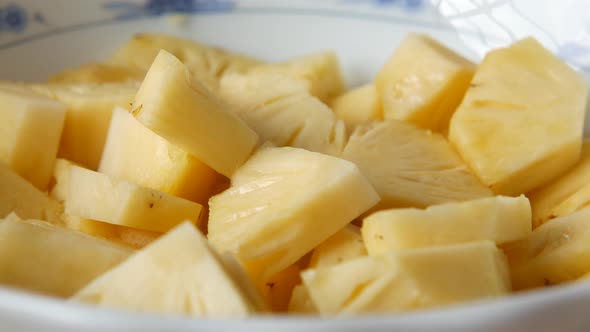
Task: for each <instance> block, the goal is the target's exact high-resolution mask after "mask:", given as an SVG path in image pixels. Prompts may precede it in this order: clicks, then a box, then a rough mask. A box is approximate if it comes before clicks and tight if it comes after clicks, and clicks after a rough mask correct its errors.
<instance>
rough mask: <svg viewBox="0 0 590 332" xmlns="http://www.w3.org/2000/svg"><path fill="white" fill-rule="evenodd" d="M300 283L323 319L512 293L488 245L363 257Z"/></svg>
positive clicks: (307, 275) (498, 256)
mask: <svg viewBox="0 0 590 332" xmlns="http://www.w3.org/2000/svg"><path fill="white" fill-rule="evenodd" d="M301 277H302V279H303V282H304V285H305V286H306V287H307V291H308V292H309V294H310V296H311V298H312V300H313V302H314V304H315V305H316V306H317V308H318V310H319V312H320V313H321V314H322V315H334V314H339V313H340V314H358V313H383V312H396V311H406V310H415V309H421V308H431V307H438V306H442V305H448V304H452V303H458V302H464V301H472V300H477V299H482V298H487V297H497V296H501V295H504V294H506V293H508V292H509V291H510V277H509V273H508V266H507V263H506V258H505V257H504V255H503V254H502V252H501V251H500V250H498V249H497V248H496V246H495V245H494V243H493V242H491V241H481V242H471V243H466V244H460V245H451V246H443V247H430V248H421V249H409V250H402V251H399V252H394V253H388V254H386V255H382V256H369V257H363V258H358V259H355V260H350V261H347V262H344V263H342V264H338V265H333V266H329V267H323V268H318V269H310V270H306V271H304V272H303V273H302V274H301Z"/></svg>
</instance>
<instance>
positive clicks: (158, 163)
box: [98, 108, 221, 205]
mask: <svg viewBox="0 0 590 332" xmlns="http://www.w3.org/2000/svg"><path fill="white" fill-rule="evenodd" d="M98 170H99V171H100V172H102V173H105V174H107V175H110V176H112V177H114V178H122V179H125V180H128V181H131V182H134V183H137V184H138V185H140V186H144V187H147V188H151V189H154V190H158V191H162V192H165V193H168V194H170V195H174V196H178V197H182V198H185V199H188V200H191V201H194V202H197V203H200V204H203V205H205V204H206V203H207V200H208V199H209V197H210V196H212V194H213V190H214V186H215V185H216V183H217V182H218V180H219V178H220V177H221V175H219V174H217V173H216V172H215V171H214V170H212V169H211V168H209V166H207V165H205V164H203V163H202V162H200V161H199V160H198V159H196V158H195V157H193V156H191V155H189V154H188V153H186V152H184V151H183V150H181V149H179V148H177V147H176V146H174V145H172V144H170V143H168V142H167V141H166V140H165V139H163V138H162V137H160V136H158V135H156V134H154V132H152V131H150V130H149V129H147V128H145V127H144V126H143V125H142V124H141V123H139V122H138V121H137V120H136V119H135V118H133V116H132V115H131V114H129V112H127V111H125V110H124V109H121V108H117V109H115V110H114V111H113V117H112V119H111V125H110V127H109V133H108V135H107V141H106V144H105V148H104V152H103V154H102V159H101V161H100V166H99V168H98Z"/></svg>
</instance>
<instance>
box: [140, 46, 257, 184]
mask: <svg viewBox="0 0 590 332" xmlns="http://www.w3.org/2000/svg"><path fill="white" fill-rule="evenodd" d="M132 114H133V115H134V116H135V117H136V118H137V119H138V120H139V122H141V123H142V124H143V125H145V126H146V127H147V128H149V129H150V130H152V131H154V132H155V133H156V134H158V135H160V136H162V137H163V138H164V139H166V140H168V141H169V142H170V143H171V144H173V145H175V146H177V147H178V148H180V149H182V150H184V151H186V152H187V153H189V154H192V155H194V156H195V157H196V158H198V159H199V160H200V161H202V162H204V163H205V164H207V165H208V166H210V167H211V168H213V169H214V170H216V171H217V172H219V173H221V174H223V175H225V176H228V177H229V176H231V175H232V174H233V173H234V172H235V170H236V169H237V168H238V167H240V166H241V165H242V164H243V163H244V162H245V161H246V159H248V157H249V156H250V154H251V153H252V150H253V149H254V147H255V146H256V144H257V141H258V136H257V135H256V133H255V132H254V131H253V130H252V129H250V128H249V127H248V126H247V125H246V124H245V123H244V122H242V121H241V120H240V119H239V118H238V117H237V116H236V115H235V114H234V113H233V112H232V111H231V110H230V107H229V106H228V105H226V104H225V103H223V102H222V101H221V100H219V99H218V98H217V97H216V96H214V95H212V94H211V93H210V92H208V91H207V89H205V88H204V87H203V86H202V85H201V84H200V83H199V82H198V81H194V80H193V79H192V78H191V75H190V73H189V72H188V71H187V69H186V67H185V66H184V65H183V64H182V62H180V61H179V60H178V59H177V58H176V57H174V56H173V55H172V54H170V53H168V52H166V51H161V52H160V53H159V54H158V56H157V57H156V59H155V60H154V63H153V64H152V66H151V67H150V70H149V71H148V73H147V75H146V78H145V80H144V81H143V83H142V85H141V87H140V89H139V92H138V93H137V96H136V98H135V102H134V104H133V111H132Z"/></svg>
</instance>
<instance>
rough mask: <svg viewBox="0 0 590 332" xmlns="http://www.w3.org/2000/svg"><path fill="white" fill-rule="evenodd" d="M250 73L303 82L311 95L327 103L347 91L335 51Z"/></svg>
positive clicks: (249, 71)
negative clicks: (271, 74)
mask: <svg viewBox="0 0 590 332" xmlns="http://www.w3.org/2000/svg"><path fill="white" fill-rule="evenodd" d="M248 73H249V74H261V73H262V74H265V73H274V74H281V75H286V76H288V77H291V78H293V79H296V80H300V81H303V82H305V83H306V87H307V88H306V89H307V91H309V93H310V94H311V95H313V96H315V97H317V98H319V99H320V100H321V101H323V102H326V103H327V102H329V101H330V100H331V99H332V98H334V97H336V96H338V95H340V94H342V93H343V92H344V91H345V89H346V85H345V84H344V79H343V77H342V71H341V69H340V62H339V61H338V56H337V55H336V53H335V52H333V51H325V52H320V53H315V54H310V55H306V56H302V57H299V58H295V59H291V60H289V61H286V62H283V63H277V64H267V65H260V66H256V67H252V68H250V69H249V70H248Z"/></svg>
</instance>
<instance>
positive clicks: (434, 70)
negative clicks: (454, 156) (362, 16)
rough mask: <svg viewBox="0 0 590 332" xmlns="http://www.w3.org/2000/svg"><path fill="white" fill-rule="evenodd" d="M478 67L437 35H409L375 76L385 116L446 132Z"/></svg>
mask: <svg viewBox="0 0 590 332" xmlns="http://www.w3.org/2000/svg"><path fill="white" fill-rule="evenodd" d="M417 54H419V55H420V56H416V55H417ZM474 69H475V65H474V64H473V63H471V62H470V61H468V60H467V59H465V58H463V57H461V56H460V55H458V54H456V53H455V52H453V51H451V50H450V49H448V48H446V47H445V46H443V45H441V44H439V43H438V42H437V41H435V40H434V39H432V38H430V37H428V36H425V35H416V34H410V35H408V36H407V37H406V39H405V40H404V41H403V42H402V43H401V45H400V46H399V47H398V48H397V50H396V51H395V53H394V54H393V55H392V57H391V58H390V59H389V61H388V62H387V63H386V64H385V66H384V67H383V68H382V69H381V71H380V72H379V73H378V74H377V76H376V77H375V85H376V87H377V91H378V96H379V98H380V102H381V105H382V108H383V116H384V117H385V119H397V120H405V121H409V122H411V123H413V124H415V125H417V126H419V127H421V128H426V129H431V130H433V131H437V132H446V131H447V130H448V126H449V120H450V118H451V116H452V115H453V112H454V111H455V109H456V108H457V106H459V104H460V103H461V99H462V98H463V95H464V94H465V90H467V88H468V87H469V82H470V81H471V78H472V76H473V73H474Z"/></svg>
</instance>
